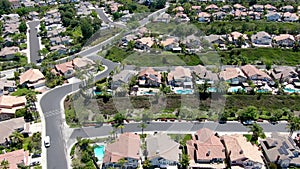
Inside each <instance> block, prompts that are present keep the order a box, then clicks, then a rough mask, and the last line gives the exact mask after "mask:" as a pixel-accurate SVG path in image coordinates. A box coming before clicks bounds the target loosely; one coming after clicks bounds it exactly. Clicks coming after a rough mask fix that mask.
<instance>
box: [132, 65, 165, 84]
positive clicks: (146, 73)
mask: <svg viewBox="0 0 300 169" xmlns="http://www.w3.org/2000/svg"><path fill="white" fill-rule="evenodd" d="M138 80H139V85H140V86H148V87H150V86H152V87H159V86H160V84H161V74H160V73H159V72H156V71H155V70H154V69H153V68H151V67H148V68H146V69H144V70H142V71H141V72H140V73H139V75H138Z"/></svg>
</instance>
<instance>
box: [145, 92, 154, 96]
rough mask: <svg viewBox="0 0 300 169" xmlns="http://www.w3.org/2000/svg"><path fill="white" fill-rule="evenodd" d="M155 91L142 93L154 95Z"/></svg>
mask: <svg viewBox="0 0 300 169" xmlns="http://www.w3.org/2000/svg"><path fill="white" fill-rule="evenodd" d="M155 94H156V93H154V92H144V95H155Z"/></svg>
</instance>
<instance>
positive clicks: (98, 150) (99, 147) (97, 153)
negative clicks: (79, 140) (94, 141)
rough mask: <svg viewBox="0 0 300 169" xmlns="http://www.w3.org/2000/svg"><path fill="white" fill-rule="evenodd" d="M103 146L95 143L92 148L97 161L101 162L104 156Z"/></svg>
mask: <svg viewBox="0 0 300 169" xmlns="http://www.w3.org/2000/svg"><path fill="white" fill-rule="evenodd" d="M104 152H105V146H104V145H96V146H95V148H94V153H95V156H96V157H97V158H98V162H100V163H102V161H103V158H104Z"/></svg>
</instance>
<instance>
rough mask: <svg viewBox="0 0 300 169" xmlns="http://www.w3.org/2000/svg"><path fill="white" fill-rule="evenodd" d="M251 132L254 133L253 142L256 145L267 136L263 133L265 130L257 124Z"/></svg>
mask: <svg viewBox="0 0 300 169" xmlns="http://www.w3.org/2000/svg"><path fill="white" fill-rule="evenodd" d="M250 132H252V137H251V142H253V143H256V142H257V140H258V138H265V137H266V135H265V133H264V132H263V128H262V127H261V126H260V125H258V124H257V123H254V124H253V125H252V126H251V127H250Z"/></svg>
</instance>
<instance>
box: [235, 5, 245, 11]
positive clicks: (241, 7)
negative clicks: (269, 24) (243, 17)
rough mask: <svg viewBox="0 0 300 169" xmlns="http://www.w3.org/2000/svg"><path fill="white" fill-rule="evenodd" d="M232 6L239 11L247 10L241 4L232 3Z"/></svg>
mask: <svg viewBox="0 0 300 169" xmlns="http://www.w3.org/2000/svg"><path fill="white" fill-rule="evenodd" d="M233 8H234V9H235V10H239V11H243V12H246V11H247V8H246V7H244V6H243V5H241V4H234V5H233Z"/></svg>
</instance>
